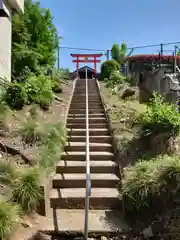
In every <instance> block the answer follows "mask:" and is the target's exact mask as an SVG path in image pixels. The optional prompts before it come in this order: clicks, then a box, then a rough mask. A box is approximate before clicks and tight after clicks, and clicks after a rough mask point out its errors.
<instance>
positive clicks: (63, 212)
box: [37, 209, 129, 235]
mask: <svg viewBox="0 0 180 240" xmlns="http://www.w3.org/2000/svg"><path fill="white" fill-rule="evenodd" d="M88 218H89V224H88V231H89V232H90V233H91V232H100V233H103V232H104V233H107V234H108V233H109V232H117V230H118V233H123V232H128V231H129V226H128V224H127V223H126V222H125V221H124V219H123V216H122V214H121V212H120V211H119V209H116V210H89V217H88ZM37 221H39V222H40V223H41V226H40V227H39V228H40V230H41V231H42V232H44V231H45V232H50V233H54V232H55V233H56V234H58V233H63V232H81V233H82V232H83V230H84V209H76V210H75V209H52V211H50V213H49V215H48V217H46V218H44V219H42V217H41V218H40V217H39V218H38V219H37ZM102 235H103V234H102Z"/></svg>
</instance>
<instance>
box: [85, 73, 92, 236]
mask: <svg viewBox="0 0 180 240" xmlns="http://www.w3.org/2000/svg"><path fill="white" fill-rule="evenodd" d="M90 196H91V176H90V156H89V94H88V77H87V69H86V196H85V221H84V237H85V239H86V240H88V225H89V224H88V223H89V197H90Z"/></svg>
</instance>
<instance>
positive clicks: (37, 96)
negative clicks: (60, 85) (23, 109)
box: [25, 75, 53, 109]
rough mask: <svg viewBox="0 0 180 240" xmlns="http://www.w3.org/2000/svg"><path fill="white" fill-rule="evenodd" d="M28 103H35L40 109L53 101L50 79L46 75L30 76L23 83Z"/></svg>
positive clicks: (45, 107) (47, 106)
mask: <svg viewBox="0 0 180 240" xmlns="http://www.w3.org/2000/svg"><path fill="white" fill-rule="evenodd" d="M25 90H26V94H27V96H28V103H29V104H30V103H36V104H39V106H40V107H41V108H42V109H47V108H49V106H50V105H51V103H52V101H53V91H52V83H51V79H50V78H49V77H47V76H44V75H40V76H38V77H35V76H33V77H30V78H29V79H28V80H27V82H26V83H25Z"/></svg>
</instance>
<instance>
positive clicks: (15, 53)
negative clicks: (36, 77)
mask: <svg viewBox="0 0 180 240" xmlns="http://www.w3.org/2000/svg"><path fill="white" fill-rule="evenodd" d="M58 44H59V38H58V35H57V31H56V28H55V26H54V24H53V17H52V15H51V12H50V10H49V9H45V8H41V7H40V2H33V1H32V0H25V12H24V14H20V15H14V16H13V29H12V75H13V78H15V79H16V78H18V77H20V78H21V77H23V76H24V75H26V74H29V72H33V73H35V74H38V73H39V71H40V70H41V68H46V69H47V68H48V67H52V66H54V64H55V61H56V58H55V52H56V50H57V47H58ZM22 75H23V76H22Z"/></svg>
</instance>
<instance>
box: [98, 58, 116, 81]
mask: <svg viewBox="0 0 180 240" xmlns="http://www.w3.org/2000/svg"><path fill="white" fill-rule="evenodd" d="M119 68H120V66H119V63H118V62H117V61H115V60H114V59H112V60H107V61H105V62H103V64H102V65H101V79H102V80H104V79H105V78H108V79H109V78H110V76H111V74H112V73H113V72H115V71H119Z"/></svg>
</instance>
